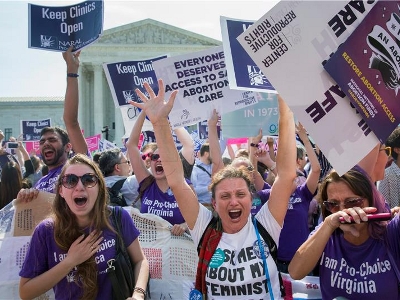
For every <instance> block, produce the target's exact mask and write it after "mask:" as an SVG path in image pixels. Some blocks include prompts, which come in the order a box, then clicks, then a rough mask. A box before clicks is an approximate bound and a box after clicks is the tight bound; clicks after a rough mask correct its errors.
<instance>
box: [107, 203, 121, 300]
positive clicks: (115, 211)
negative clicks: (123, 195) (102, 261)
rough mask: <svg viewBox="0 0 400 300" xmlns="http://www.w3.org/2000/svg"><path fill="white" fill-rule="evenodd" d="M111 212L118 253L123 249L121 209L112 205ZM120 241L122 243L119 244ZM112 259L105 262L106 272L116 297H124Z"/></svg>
mask: <svg viewBox="0 0 400 300" xmlns="http://www.w3.org/2000/svg"><path fill="white" fill-rule="evenodd" d="M111 209H112V210H111V212H112V223H113V226H114V229H115V231H116V232H117V234H116V235H117V236H116V239H115V253H118V252H119V251H123V248H124V247H123V246H122V245H123V241H122V238H121V237H120V232H121V230H120V225H119V220H120V219H121V211H120V208H119V207H117V206H114V207H112V208H111ZM121 242H122V244H121ZM113 261H114V259H111V260H109V261H108V262H107V264H108V268H107V273H108V274H109V276H108V278H110V281H111V285H112V287H113V293H114V294H116V296H117V299H125V297H124V295H123V294H122V290H121V289H120V288H119V286H120V285H119V282H118V278H117V276H116V274H115V267H114V265H113Z"/></svg>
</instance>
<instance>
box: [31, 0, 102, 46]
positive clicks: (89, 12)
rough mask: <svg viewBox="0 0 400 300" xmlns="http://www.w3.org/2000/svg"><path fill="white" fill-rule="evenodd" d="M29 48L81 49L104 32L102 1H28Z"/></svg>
mask: <svg viewBox="0 0 400 300" xmlns="http://www.w3.org/2000/svg"><path fill="white" fill-rule="evenodd" d="M28 10H29V22H28V26H29V44H28V47H29V48H36V49H41V50H50V51H66V50H67V49H68V48H69V47H70V46H73V47H74V51H76V50H80V49H82V48H83V47H86V46H88V45H90V44H91V43H93V42H94V41H96V40H97V39H98V38H99V37H100V35H101V34H102V33H103V17H104V7H103V0H96V1H85V2H81V3H78V4H74V5H70V6H57V7H55V6H41V5H34V4H28Z"/></svg>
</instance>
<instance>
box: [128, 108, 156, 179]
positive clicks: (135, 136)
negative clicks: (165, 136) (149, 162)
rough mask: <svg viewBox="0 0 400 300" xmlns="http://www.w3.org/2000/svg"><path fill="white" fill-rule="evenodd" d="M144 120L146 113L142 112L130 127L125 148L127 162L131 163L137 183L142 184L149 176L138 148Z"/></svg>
mask: <svg viewBox="0 0 400 300" xmlns="http://www.w3.org/2000/svg"><path fill="white" fill-rule="evenodd" d="M145 118H146V113H145V112H144V111H143V110H142V111H141V112H140V114H139V116H138V118H137V120H136V122H135V124H134V125H133V127H132V131H131V134H130V136H129V139H128V141H127V142H126V148H127V150H128V155H129V160H130V161H131V166H132V171H133V173H134V174H135V176H136V179H137V181H138V182H142V180H143V179H145V178H146V177H148V176H149V175H150V172H149V170H147V168H146V165H145V163H144V162H143V160H142V158H141V157H140V151H139V148H138V144H139V139H140V134H141V132H142V127H143V123H144V120H145Z"/></svg>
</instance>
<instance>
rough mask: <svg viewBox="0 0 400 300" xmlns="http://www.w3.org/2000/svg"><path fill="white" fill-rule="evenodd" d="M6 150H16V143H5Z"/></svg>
mask: <svg viewBox="0 0 400 300" xmlns="http://www.w3.org/2000/svg"><path fill="white" fill-rule="evenodd" d="M6 148H8V149H16V148H18V143H15V142H7V143H6Z"/></svg>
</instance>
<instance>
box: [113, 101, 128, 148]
mask: <svg viewBox="0 0 400 300" xmlns="http://www.w3.org/2000/svg"><path fill="white" fill-rule="evenodd" d="M114 109H115V113H114V116H115V141H114V143H116V144H117V146H119V147H121V146H123V144H122V136H123V135H124V133H125V127H124V122H123V120H122V113H121V109H120V108H119V107H114Z"/></svg>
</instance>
